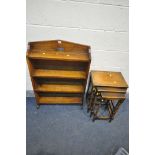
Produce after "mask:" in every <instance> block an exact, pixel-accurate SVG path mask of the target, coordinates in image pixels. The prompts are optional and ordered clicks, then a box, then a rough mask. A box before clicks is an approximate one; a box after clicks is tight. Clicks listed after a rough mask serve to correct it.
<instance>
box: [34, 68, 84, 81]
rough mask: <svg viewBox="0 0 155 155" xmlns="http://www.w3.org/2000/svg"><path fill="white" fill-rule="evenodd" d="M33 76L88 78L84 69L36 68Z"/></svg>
mask: <svg viewBox="0 0 155 155" xmlns="http://www.w3.org/2000/svg"><path fill="white" fill-rule="evenodd" d="M32 76H33V77H38V78H67V79H86V73H85V72H84V71H66V70H49V69H48V70H47V69H36V70H34V73H33V74H32Z"/></svg>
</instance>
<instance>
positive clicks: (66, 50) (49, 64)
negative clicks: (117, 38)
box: [27, 40, 91, 108]
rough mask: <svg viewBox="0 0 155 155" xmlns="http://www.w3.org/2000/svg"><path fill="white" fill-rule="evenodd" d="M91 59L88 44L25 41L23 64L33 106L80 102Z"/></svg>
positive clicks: (81, 103) (81, 101) (82, 97)
mask: <svg viewBox="0 0 155 155" xmlns="http://www.w3.org/2000/svg"><path fill="white" fill-rule="evenodd" d="M90 62H91V55H90V46H87V45H81V44H77V43H72V42H68V41H63V40H51V41H37V42H29V43H28V50H27V64H28V68H29V73H30V77H31V81H32V86H33V90H34V94H35V98H36V103H37V108H38V107H39V105H43V104H79V105H83V99H84V95H85V89H86V84H87V77H88V73H89V67H90Z"/></svg>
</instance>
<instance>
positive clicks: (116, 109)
mask: <svg viewBox="0 0 155 155" xmlns="http://www.w3.org/2000/svg"><path fill="white" fill-rule="evenodd" d="M124 100H125V99H121V100H118V102H117V104H116V106H115V107H114V109H113V112H112V115H111V117H110V120H109V122H111V121H112V120H113V119H114V116H115V114H116V113H117V111H118V110H119V108H120V106H121V105H122V103H123V102H124Z"/></svg>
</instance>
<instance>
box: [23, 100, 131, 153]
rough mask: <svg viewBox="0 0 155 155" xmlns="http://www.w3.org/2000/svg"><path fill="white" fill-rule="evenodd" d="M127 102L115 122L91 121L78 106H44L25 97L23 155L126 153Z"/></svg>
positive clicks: (127, 140) (127, 145)
mask: <svg viewBox="0 0 155 155" xmlns="http://www.w3.org/2000/svg"><path fill="white" fill-rule="evenodd" d="M128 103H129V100H128V99H126V101H125V102H124V103H123V105H122V107H121V109H120V110H119V113H118V114H117V115H116V117H115V119H114V120H113V121H112V122H111V123H109V122H108V121H102V120H96V121H95V122H92V121H91V120H90V117H89V114H88V113H87V112H86V106H85V107H84V109H83V110H81V109H80V106H75V105H73V106H65V105H46V106H41V107H40V109H39V110H37V109H36V107H35V99H34V98H27V116H26V117H27V125H26V126H27V127H26V128H27V155H114V154H115V153H116V152H117V150H118V149H119V148H120V147H124V148H125V149H126V150H127V151H128V150H129V131H128V129H129V108H128Z"/></svg>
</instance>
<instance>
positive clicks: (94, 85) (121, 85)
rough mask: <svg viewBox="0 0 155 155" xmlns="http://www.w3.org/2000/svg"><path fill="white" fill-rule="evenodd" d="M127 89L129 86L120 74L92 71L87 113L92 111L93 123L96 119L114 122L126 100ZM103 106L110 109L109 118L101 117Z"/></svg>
mask: <svg viewBox="0 0 155 155" xmlns="http://www.w3.org/2000/svg"><path fill="white" fill-rule="evenodd" d="M127 88H128V85H127V83H126V81H125V79H124V77H123V76H122V74H121V73H120V72H108V71H92V72H91V74H90V80H89V86H88V91H87V99H88V101H89V102H88V109H87V111H88V112H89V111H90V116H92V115H93V121H95V119H108V120H110V121H111V120H113V118H114V116H115V114H116V112H117V111H118V109H119V108H120V106H121V104H122V103H123V102H124V100H125V95H126V90H127ZM116 101H117V102H116ZM115 102H116V103H115ZM102 105H104V106H105V109H108V112H109V114H108V116H103V115H102V116H99V111H100V109H101V106H102Z"/></svg>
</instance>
